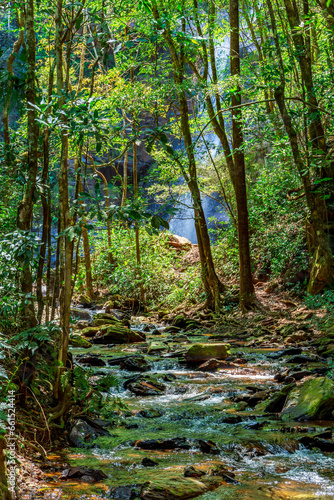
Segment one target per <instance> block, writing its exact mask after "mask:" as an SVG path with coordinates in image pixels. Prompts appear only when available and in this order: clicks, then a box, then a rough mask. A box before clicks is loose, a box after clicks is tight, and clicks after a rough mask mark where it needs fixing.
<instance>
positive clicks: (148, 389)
mask: <svg viewBox="0 0 334 500" xmlns="http://www.w3.org/2000/svg"><path fill="white" fill-rule="evenodd" d="M127 382H128V381H127ZM124 387H125V388H126V389H129V391H131V392H133V393H134V394H136V396H156V395H158V394H162V393H163V392H165V390H166V386H165V385H164V384H162V383H161V382H158V381H157V380H156V379H153V378H148V377H145V378H139V379H137V380H136V381H133V382H129V383H126V386H125V384H124Z"/></svg>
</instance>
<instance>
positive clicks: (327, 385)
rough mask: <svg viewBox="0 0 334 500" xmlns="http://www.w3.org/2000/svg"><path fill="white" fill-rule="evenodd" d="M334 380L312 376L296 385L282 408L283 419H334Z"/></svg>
mask: <svg viewBox="0 0 334 500" xmlns="http://www.w3.org/2000/svg"><path fill="white" fill-rule="evenodd" d="M333 411H334V382H333V381H332V380H331V379H329V378H327V377H318V378H311V379H309V380H306V381H305V382H303V383H301V384H299V385H298V386H296V387H295V388H294V389H293V390H292V391H291V392H290V394H289V395H288V398H287V400H286V403H285V405H284V408H283V410H282V419H283V420H285V421H286V420H333Z"/></svg>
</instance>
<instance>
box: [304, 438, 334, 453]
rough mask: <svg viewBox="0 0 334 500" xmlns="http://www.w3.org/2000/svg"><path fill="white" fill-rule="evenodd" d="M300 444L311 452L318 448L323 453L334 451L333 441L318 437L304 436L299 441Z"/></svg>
mask: <svg viewBox="0 0 334 500" xmlns="http://www.w3.org/2000/svg"><path fill="white" fill-rule="evenodd" d="M299 442H300V443H301V444H302V445H303V446H305V448H308V449H310V450H311V449H312V448H318V449H319V450H321V451H330V452H333V451H334V442H333V440H332V439H324V438H320V437H317V436H303V437H302V438H300V439H299Z"/></svg>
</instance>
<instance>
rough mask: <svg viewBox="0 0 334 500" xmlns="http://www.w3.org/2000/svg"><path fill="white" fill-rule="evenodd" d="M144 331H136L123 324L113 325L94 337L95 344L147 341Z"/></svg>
mask: <svg viewBox="0 0 334 500" xmlns="http://www.w3.org/2000/svg"><path fill="white" fill-rule="evenodd" d="M145 339H146V337H145V334H144V333H139V332H134V331H133V330H130V328H127V327H126V326H121V325H111V326H109V327H108V328H106V330H104V331H100V332H98V333H97V334H96V335H95V337H94V338H93V339H92V342H93V344H111V343H113V344H135V343H138V342H143V341H145Z"/></svg>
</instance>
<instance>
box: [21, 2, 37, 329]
mask: <svg viewBox="0 0 334 500" xmlns="http://www.w3.org/2000/svg"><path fill="white" fill-rule="evenodd" d="M25 10H26V12H25V15H26V16H25V31H26V50H27V81H26V99H27V102H28V103H31V104H33V105H34V104H35V103H36V87H35V65H36V39H35V28H34V0H27V1H26V5H25ZM27 143H28V144H27V145H28V160H27V164H28V172H27V174H28V179H27V184H26V186H25V191H24V195H23V199H22V201H21V203H20V204H19V207H18V214H17V227H18V229H20V230H22V231H30V228H31V222H32V215H33V199H34V192H35V187H36V177H37V171H38V160H37V158H38V127H37V123H36V111H35V109H34V107H33V106H29V107H28V113H27ZM21 289H22V292H23V294H24V295H25V296H28V299H27V300H24V306H23V311H22V319H23V322H24V324H25V326H26V327H27V328H32V327H34V326H36V324H37V321H36V314H35V309H34V301H33V299H32V298H31V295H32V276H31V269H30V261H29V260H28V262H25V263H24V264H23V265H22V275H21Z"/></svg>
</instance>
